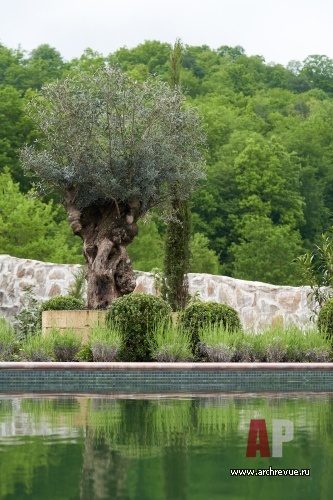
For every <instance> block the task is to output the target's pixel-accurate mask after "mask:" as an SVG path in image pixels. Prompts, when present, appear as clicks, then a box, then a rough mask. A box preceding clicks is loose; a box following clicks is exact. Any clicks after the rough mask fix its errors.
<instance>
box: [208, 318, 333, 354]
mask: <svg viewBox="0 0 333 500" xmlns="http://www.w3.org/2000/svg"><path fill="white" fill-rule="evenodd" d="M199 339H200V343H199V350H200V353H201V354H202V355H203V356H204V357H205V358H206V359H207V361H219V362H230V361H232V362H233V361H234V362H241V363H254V362H268V363H281V362H285V363H286V362H290V363H291V362H294V363H295V362H328V361H330V360H331V345H330V342H329V340H328V339H327V338H326V336H325V334H323V333H321V332H318V330H316V329H313V328H312V329H308V330H306V331H302V330H301V329H300V328H297V327H295V326H287V327H284V328H282V327H271V328H268V329H267V330H265V331H263V332H261V333H257V332H254V331H252V332H247V333H243V332H242V331H237V332H230V331H229V330H228V329H227V328H225V327H224V325H223V324H213V325H208V326H206V327H204V328H202V329H200V331H199Z"/></svg>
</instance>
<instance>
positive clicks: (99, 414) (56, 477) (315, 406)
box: [0, 392, 333, 500]
mask: <svg viewBox="0 0 333 500" xmlns="http://www.w3.org/2000/svg"><path fill="white" fill-rule="evenodd" d="M332 410H333V394H332V393H331V392H326V393H322V392H316V393H309V392H303V393H300V392H297V393H294V392H279V393H276V392H274V393H273V392H271V393H269V392H266V393H242V394H234V393H211V394H208V393H200V394H195V393H183V394H172V395H171V394H167V393H164V394H103V395H97V394H90V395H86V396H83V395H80V394H67V395H66V394H48V395H45V396H43V395H37V394H2V395H1V396H0V477H1V481H0V497H1V498H4V499H15V500H16V499H21V498H22V499H23V498H33V499H45V498H48V499H76V498H80V499H104V498H105V499H109V498H119V499H139V500H146V499H147V500H157V499H170V500H171V499H172V500H176V499H184V500H185V499H195V500H196V499H198V500H202V499H209V500H210V499H212V500H213V499H221V498H230V499H242V498H244V499H245V498H247V499H252V498H253V499H254V498H256V499H258V498H259V499H266V498H269V499H272V500H273V499H281V498H285V499H288V498H292V499H298V498H302V499H304V498H305V499H306V498H316V499H317V498H318V499H320V498H330V496H331V492H332V487H333V477H332V474H331V469H332V460H333V424H332ZM253 422H257V423H258V422H260V430H258V429H257V430H258V432H257V434H256V443H255V445H256V446H257V448H258V449H257V450H255V452H256V453H255V457H247V456H246V454H247V452H248V450H249V440H250V435H249V430H250V427H251V425H252V426H253ZM276 422H278V423H279V422H280V424H281V423H282V424H283V425H280V430H281V432H277V431H276V425H277V424H276ZM291 429H292V432H291ZM278 431H279V429H278ZM274 432H275V434H274ZM265 433H266V437H267V439H268V442H267V443H266V445H265V446H267V444H268V451H269V456H266V457H264V456H261V455H262V454H263V452H264V451H266V452H267V447H266V448H265V449H264V438H265ZM288 433H289V434H288ZM278 438H279V439H278ZM274 439H275V443H274ZM278 441H280V442H278ZM252 444H253V443H252ZM274 444H275V447H274ZM276 445H280V451H281V452H282V456H274V455H276V452H277V451H278V452H279V449H278V448H279V446H276ZM241 470H242V471H243V472H241V473H240V471H241ZM245 470H246V474H248V473H249V471H251V470H252V471H254V473H255V475H253V476H252V475H251V476H247V475H243V474H244V471H245ZM295 470H297V471H298V473H300V472H302V471H306V473H305V474H303V472H302V475H297V476H296V475H294V474H293V475H292V476H290V475H284V474H285V471H287V472H288V471H289V473H290V471H295ZM232 471H233V472H232ZM258 471H261V472H262V471H267V473H265V476H263V475H262V474H260V475H259V474H258ZM276 471H282V473H281V475H278V474H277V473H276ZM236 472H237V473H236ZM308 472H309V475H308ZM275 473H276V474H275ZM240 474H242V475H241V476H240ZM266 474H267V475H266ZM274 474H275V475H274Z"/></svg>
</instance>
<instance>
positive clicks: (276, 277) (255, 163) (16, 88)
mask: <svg viewBox="0 0 333 500" xmlns="http://www.w3.org/2000/svg"><path fill="white" fill-rule="evenodd" d="M171 48H172V47H171V45H169V44H167V43H160V42H158V41H146V42H145V43H142V44H140V45H138V46H137V47H135V48H133V49H127V48H121V49H119V50H118V51H116V52H115V53H113V54H110V55H109V56H107V57H103V56H102V55H101V54H98V53H96V52H94V51H92V50H91V49H87V50H86V51H85V52H84V54H83V55H82V56H81V57H80V58H79V59H73V60H71V61H68V62H66V61H64V60H63V58H62V56H61V54H60V53H59V52H58V51H57V50H56V49H54V48H52V47H50V46H49V45H47V44H45V45H41V46H39V47H37V48H36V49H35V50H33V51H32V52H31V53H26V52H25V51H23V50H21V49H11V48H8V47H5V46H4V45H2V44H1V43H0V253H1V254H4V253H8V254H10V255H12V256H17V257H22V258H32V259H38V260H45V261H51V262H59V263H82V262H83V258H82V252H81V240H80V239H79V238H78V237H74V236H72V234H71V231H70V228H69V225H68V223H67V221H66V213H65V210H64V209H63V207H62V206H61V204H60V203H59V201H60V200H58V199H56V197H52V196H51V195H49V196H48V197H45V198H44V199H42V200H38V199H36V198H34V197H33V196H31V193H30V190H31V188H32V185H33V182H34V179H32V178H29V177H27V176H25V175H24V173H23V171H22V168H21V166H20V163H19V159H18V152H19V149H20V148H21V147H22V146H23V145H24V144H31V143H32V142H34V141H36V140H38V137H39V132H38V130H36V128H35V126H34V124H33V123H32V122H31V121H30V120H29V118H28V117H27V115H26V114H25V112H24V106H25V102H26V100H27V99H29V97H30V96H31V95H32V93H33V92H35V91H36V90H37V91H38V90H39V89H41V87H42V86H43V84H46V83H50V82H52V81H54V80H55V79H59V78H63V77H64V76H66V75H68V74H73V73H75V72H77V71H82V70H83V71H94V70H95V69H97V68H98V67H99V66H101V65H103V64H105V62H110V63H113V64H117V65H118V66H120V68H121V69H123V70H124V71H126V72H127V73H128V74H129V75H130V76H131V77H133V78H134V79H135V80H137V81H143V80H144V79H146V78H148V77H150V76H152V75H156V76H157V77H159V78H161V79H163V80H167V78H168V71H169V59H170V51H171ZM181 85H182V87H183V89H184V91H185V93H186V95H187V100H188V102H189V103H191V105H194V106H196V107H197V108H198V109H199V112H200V114H201V116H202V117H203V122H204V124H205V127H206V132H207V143H208V147H207V150H206V151H205V156H206V160H207V178H206V179H205V181H202V183H201V185H200V187H199V189H198V190H197V192H196V194H195V196H194V198H193V199H192V206H191V210H192V239H191V251H192V263H191V271H192V272H207V273H213V274H223V275H227V276H232V277H235V278H241V279H247V280H257V281H264V282H268V283H273V284H281V285H299V284H301V282H300V277H299V270H298V266H297V263H296V262H295V259H296V258H297V257H298V256H299V255H301V254H303V253H304V252H306V251H308V250H312V249H313V247H314V245H315V244H316V243H317V242H318V241H319V240H320V235H321V234H322V233H323V232H324V231H326V230H328V229H329V228H330V227H331V225H332V221H331V214H332V212H333V182H332V181H333V60H332V59H329V58H328V57H327V56H325V55H311V56H309V57H307V59H305V60H304V61H302V62H299V61H291V62H290V63H289V64H288V66H287V67H284V66H282V65H279V64H267V63H266V62H265V60H264V59H263V58H262V57H260V56H251V57H248V56H247V55H246V53H245V51H244V49H243V48H242V47H240V46H236V47H228V46H222V47H220V48H218V49H217V50H213V49H210V48H209V47H208V46H205V45H204V46H200V47H195V46H187V45H185V46H184V49H183V57H182V71H181ZM150 219H151V220H150V221H149V222H147V223H145V222H140V224H139V236H138V237H137V238H136V240H134V242H133V243H132V245H131V246H130V247H129V254H130V256H131V259H132V261H133V265H134V268H135V269H137V270H145V271H150V270H151V269H152V268H155V267H159V268H161V267H162V266H163V253H164V236H165V225H164V223H163V222H162V221H161V220H160V219H159V218H158V217H157V216H155V214H152V215H151V217H150Z"/></svg>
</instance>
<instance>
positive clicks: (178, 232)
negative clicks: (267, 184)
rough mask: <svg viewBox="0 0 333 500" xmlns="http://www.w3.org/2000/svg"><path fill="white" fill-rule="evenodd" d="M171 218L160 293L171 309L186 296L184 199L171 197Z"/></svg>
mask: <svg viewBox="0 0 333 500" xmlns="http://www.w3.org/2000/svg"><path fill="white" fill-rule="evenodd" d="M181 60H182V44H181V41H180V40H179V39H177V40H176V43H175V45H174V47H173V49H172V51H171V55H170V67H169V83H170V86H171V88H175V87H177V86H179V85H180V71H181ZM171 203H172V218H171V220H170V221H169V222H168V225H167V231H166V246H165V258H164V276H165V281H164V295H165V297H166V298H167V300H168V302H169V304H170V306H171V307H172V310H173V311H177V310H179V309H183V308H184V307H185V306H186V303H187V299H188V278H187V273H188V272H189V268H190V236H191V212H190V208H189V201H188V200H180V199H179V198H177V196H176V195H175V196H174V197H173V198H172V201H171Z"/></svg>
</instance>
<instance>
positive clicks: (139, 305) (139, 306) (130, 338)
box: [105, 293, 171, 361]
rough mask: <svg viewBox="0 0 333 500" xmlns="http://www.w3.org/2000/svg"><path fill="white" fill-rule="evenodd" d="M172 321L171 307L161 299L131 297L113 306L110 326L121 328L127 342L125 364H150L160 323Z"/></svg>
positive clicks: (108, 320)
mask: <svg viewBox="0 0 333 500" xmlns="http://www.w3.org/2000/svg"><path fill="white" fill-rule="evenodd" d="M163 319H165V320H167V321H171V307H170V306H169V304H168V303H167V302H166V301H165V300H163V299H162V298H161V297H156V296H155V295H149V294H146V293H130V294H128V295H124V296H123V297H120V298H119V299H116V300H115V301H114V302H112V303H111V305H110V307H109V309H108V311H107V313H106V318H105V321H106V324H110V325H111V324H112V325H117V327H118V328H119V330H120V333H121V334H122V336H123V339H124V347H123V349H122V351H121V353H120V356H119V357H120V359H121V360H122V361H150V348H149V341H150V339H151V337H152V332H153V328H154V326H155V324H156V322H157V321H159V320H163Z"/></svg>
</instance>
